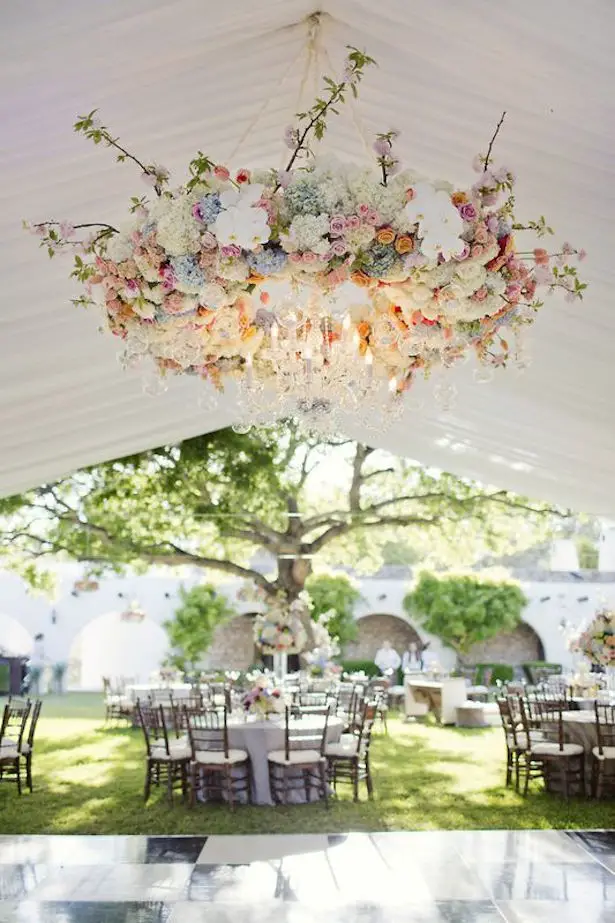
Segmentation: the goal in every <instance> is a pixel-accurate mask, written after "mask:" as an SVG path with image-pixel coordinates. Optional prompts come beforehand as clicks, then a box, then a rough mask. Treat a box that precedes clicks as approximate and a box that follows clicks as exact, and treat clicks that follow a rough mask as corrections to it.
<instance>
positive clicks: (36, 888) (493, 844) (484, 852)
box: [0, 831, 615, 923]
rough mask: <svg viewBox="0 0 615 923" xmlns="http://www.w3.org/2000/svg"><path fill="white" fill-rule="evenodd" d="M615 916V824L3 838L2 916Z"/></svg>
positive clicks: (121, 920) (214, 922) (576, 919)
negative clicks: (568, 829) (588, 828)
mask: <svg viewBox="0 0 615 923" xmlns="http://www.w3.org/2000/svg"><path fill="white" fill-rule="evenodd" d="M231 921H232V923H244V921H246V923H308V921H322V923H324V921H327V923H329V921H331V923H402V921H404V923H405V921H416V923H504V921H508V923H615V831H610V832H609V831H601V832H586V833H564V832H559V831H536V832H533V831H516V832H508V831H484V832H468V833H463V832H455V833H452V832H451V833H446V832H434V833H375V834H366V833H349V834H345V835H335V836H243V837H239V836H238V837H221V836H212V837H207V836H202V837H194V836H189V837H138V836H135V837H119V836H118V837H102V836H101V837H97V836H91V837H82V836H74V837H70V836H67V837H54V836H49V837H43V836H41V837H1V836H0V923H231Z"/></svg>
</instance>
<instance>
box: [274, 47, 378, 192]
mask: <svg viewBox="0 0 615 923" xmlns="http://www.w3.org/2000/svg"><path fill="white" fill-rule="evenodd" d="M346 47H347V48H348V55H347V57H346V67H345V70H344V79H343V80H342V81H340V82H339V83H338V82H337V81H335V80H333V78H332V77H327V76H324V77H323V81H324V84H325V87H324V94H323V96H322V97H319V98H318V99H317V100H316V101H315V103H314V105H313V106H312V107H311V108H310V109H308V110H307V112H298V113H297V119H298V120H299V123H306V124H305V127H304V128H296V129H294V139H295V144H294V149H293V153H292V154H291V157H290V160H289V161H288V164H287V165H286V172H288V171H289V170H291V169H292V167H293V164H294V163H295V160H296V159H297V157H298V156H299V155H300V154H301V152H305V154H306V155H309V154H310V153H311V151H310V147H309V143H308V142H309V137H310V134H311V133H312V132H313V134H314V137H315V138H316V140H317V141H320V140H321V138H322V137H323V135H324V133H325V131H326V129H327V116H328V114H329V113H331V112H332V113H334V114H335V115H339V109H336V106H337V105H338V104H339V103H342V104H343V103H344V102H345V100H346V92H347V91H348V90H349V89H350V91H351V93H352V95H353V96H354V97H355V99H356V97H357V95H358V90H357V85H358V84H359V83H360V81H361V79H362V78H363V71H364V70H365V68H366V67H367V66H369V65H370V64H375V63H376V62H375V61H374V59H373V58H371V57H370V56H369V55H368V54H366V53H365V52H364V51H359V50H358V48H354V47H353V46H352V45H347V46H346ZM277 188H279V186H278V187H276V189H277Z"/></svg>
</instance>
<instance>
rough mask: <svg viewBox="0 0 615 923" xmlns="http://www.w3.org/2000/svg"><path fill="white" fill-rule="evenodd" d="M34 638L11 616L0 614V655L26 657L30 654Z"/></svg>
mask: <svg viewBox="0 0 615 923" xmlns="http://www.w3.org/2000/svg"><path fill="white" fill-rule="evenodd" d="M33 645H34V638H33V637H32V635H31V634H30V632H29V631H28V630H27V629H25V628H24V627H23V625H22V624H21V623H20V622H18V621H17V619H15V618H13V616H12V615H4V613H0V654H4V655H6V656H8V657H26V656H27V655H28V654H30V653H31V652H32V647H33Z"/></svg>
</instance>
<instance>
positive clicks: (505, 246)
mask: <svg viewBox="0 0 615 923" xmlns="http://www.w3.org/2000/svg"><path fill="white" fill-rule="evenodd" d="M373 63H374V62H373V59H372V58H370V57H369V56H368V55H367V54H365V53H364V52H361V51H359V50H358V49H356V48H349V52H348V57H347V60H346V66H345V70H344V74H343V77H342V78H341V80H334V79H333V78H332V77H329V76H325V77H324V78H323V79H324V88H323V92H322V95H321V96H320V97H319V99H318V100H317V101H316V102H315V103H314V105H313V106H312V107H311V108H309V109H308V110H307V111H306V112H301V113H298V114H297V118H296V122H295V123H294V124H293V125H291V126H289V127H288V128H287V130H286V133H285V142H286V144H287V145H288V147H289V148H290V151H291V153H290V156H289V160H288V163H287V165H286V168H285V169H284V170H281V171H280V170H276V169H270V170H249V169H239V170H234V171H233V170H231V168H230V167H228V166H226V165H224V164H221V163H218V162H216V161H214V160H212V159H210V158H209V157H208V156H207V155H205V154H203V152H201V151H199V152H198V153H197V155H196V156H195V157H194V158H193V160H191V161H190V163H189V165H188V174H189V179H188V180H187V182H185V183H184V184H183V185H179V186H171V185H170V176H169V173H168V171H167V170H166V169H165V168H164V167H162V166H160V165H157V164H155V163H145V162H143V161H141V160H140V159H139V158H137V157H136V156H135V155H134V154H132V153H131V152H129V151H128V150H127V149H126V148H125V147H124V146H123V145H121V144H120V143H119V140H118V139H117V138H116V137H114V135H113V134H112V133H111V131H110V130H109V129H108V128H107V127H106V126H105V125H103V124H102V122H101V120H100V119H99V117H98V114H97V112H96V110H93V111H91V112H89V113H88V114H86V115H84V116H80V117H79V118H78V120H77V121H76V123H75V126H74V127H75V131H76V132H78V133H79V134H81V135H84V136H85V137H86V138H87V139H89V140H90V141H92V142H93V143H94V144H97V145H103V146H106V147H108V148H111V149H112V150H113V151H114V152H115V153H116V155H117V159H118V160H119V161H130V162H132V163H133V164H134V165H135V166H136V167H137V168H138V169H139V171H140V172H141V176H142V179H143V180H144V182H145V183H146V184H147V185H148V186H149V187H150V188H151V192H152V193H153V196H151V195H149V196H148V195H143V196H142V195H137V196H134V197H133V198H132V200H131V202H130V206H129V211H130V213H131V215H130V217H129V219H128V220H127V221H126V222H124V223H122V224H121V225H120V226H119V227H115V226H114V225H112V224H109V223H106V222H86V223H82V224H77V225H73V224H71V223H70V222H69V221H66V220H64V221H58V220H50V221H42V222H36V223H34V224H32V225H29V227H30V229H31V231H32V232H33V233H34V234H35V235H37V236H38V237H40V243H41V246H42V247H44V248H45V249H46V251H47V252H48V254H49V256H50V257H55V256H56V254H60V253H61V254H69V255H71V256H72V258H73V269H72V272H71V276H72V277H73V278H75V279H76V280H77V281H78V282H80V283H82V285H83V293H82V294H80V295H79V296H78V297H77V298H75V299H74V301H75V304H78V305H90V304H97V305H99V306H100V307H101V308H102V313H103V318H104V326H105V327H107V328H108V329H109V330H110V331H111V332H112V334H113V335H114V336H116V337H117V338H118V340H120V341H121V342H122V344H123V346H124V354H123V355H124V362H125V363H126V364H127V365H132V364H133V363H134V362H135V361H137V360H139V359H141V358H144V357H150V358H151V359H152V360H153V362H154V364H155V366H156V368H157V369H158V370H159V372H160V374H161V375H162V376H166V375H168V374H172V373H173V374H189V375H195V376H198V377H200V378H202V379H205V380H207V381H209V382H211V383H213V385H214V386H215V387H216V388H218V389H223V387H224V384H225V382H226V381H227V380H228V379H229V378H233V377H239V378H240V379H241V380H242V382H244V383H246V384H247V387H248V388H250V387H252V386H253V385H254V383H255V382H256V383H258V385H259V386H263V385H266V384H267V382H272V381H279V380H280V377H281V362H280V355H281V353H280V346H281V344H282V343H285V344H286V356H288V355H290V356H291V357H292V359H293V361H295V360H296V362H297V363H298V364H299V366H298V367H301V368H302V369H303V370H304V372H305V375H306V377H307V379H308V380H310V377H311V376H312V374H316V373H319V374H321V375H323V376H324V378H325V379H326V376H327V373H328V370H329V369H331V368H333V367H334V366H335V359H336V354H337V353H339V352H340V350H341V348H342V346H343V345H344V344H346V345H347V344H348V343H353V344H354V346H355V347H356V355H357V357H363V359H364V360H365V370H366V376H367V381H368V383H369V382H371V381H372V379H379V378H380V379H383V380H385V381H386V380H387V379H388V381H389V388H390V391H391V393H392V394H399V393H401V392H403V391H406V390H407V389H408V388H410V387H411V385H412V383H413V382H414V380H415V379H416V377H417V375H421V374H422V375H427V374H429V372H430V370H431V369H432V368H434V367H436V366H439V365H443V366H445V367H448V366H451V365H453V364H455V363H456V362H458V361H459V360H461V359H462V358H463V357H464V355H465V354H466V353H467V351H468V350H472V351H474V352H475V353H476V355H477V357H478V360H479V361H480V362H481V363H484V364H486V365H488V366H492V367H498V366H505V365H507V363H509V362H510V361H511V360H513V361H514V360H518V359H519V354H518V345H517V339H516V335H517V334H519V332H520V331H521V330H523V328H525V327H526V326H527V325H528V324H531V323H532V322H533V320H534V317H535V314H536V311H537V310H538V309H539V308H541V307H542V305H543V301H542V299H541V297H540V295H539V293H540V292H545V293H547V294H550V293H551V292H553V291H554V290H556V289H561V290H563V291H564V293H565V296H566V299H567V300H569V301H574V300H576V299H579V298H582V297H583V291H584V289H585V288H586V285H585V283H584V282H582V281H581V280H580V278H579V276H578V273H577V267H576V265H575V261H578V260H582V259H583V258H584V256H585V254H584V251H583V250H579V249H577V248H575V247H573V246H571V245H570V244H569V243H567V242H565V243H563V244H562V245H561V246H559V247H557V248H555V249H554V250H547V249H546V247H544V246H542V244H541V243H540V242H538V241H535V242H534V243H532V244H530V246H529V248H527V249H524V250H522V249H520V248H519V247H518V245H517V243H516V239H515V232H517V231H530V232H532V233H533V235H534V237H535V238H544V237H547V236H549V235H551V234H552V233H553V231H552V229H551V228H550V227H549V225H548V224H547V221H546V220H545V218H544V217H542V216H541V217H540V218H539V219H538V220H533V221H527V222H522V221H520V220H519V219H518V218H517V217H516V215H515V198H514V184H515V175H514V172H513V170H512V169H510V168H509V167H507V166H505V165H499V166H498V165H496V164H495V162H494V161H493V158H492V149H493V144H494V141H495V138H496V136H497V134H498V131H499V129H500V127H501V124H502V121H503V118H504V116H502V119H501V120H500V122H499V124H498V126H497V128H496V131H495V133H494V135H493V137H492V139H491V141H490V143H489V146H488V149H487V151H486V153H485V154H482V155H478V156H477V157H476V158H475V160H474V164H473V166H474V169H475V171H476V174H475V178H474V181H473V182H472V183H470V184H469V185H468V186H466V187H460V186H457V185H454V184H451V183H449V182H446V181H444V180H433V179H429V178H427V177H425V176H423V175H422V174H421V173H419V172H418V171H416V170H414V169H412V168H406V167H403V166H402V164H401V162H400V159H399V157H398V154H397V151H396V146H395V145H396V141H397V133H396V132H394V131H388V132H385V133H381V134H378V135H377V136H376V138H375V141H374V156H375V169H374V168H370V167H361V166H356V165H353V164H346V163H340V162H338V161H336V160H335V159H333V158H325V159H320V158H316V157H314V156H313V152H312V149H311V143H312V140H313V139H320V138H322V137H323V135H324V133H325V131H326V127H327V118H328V116H330V115H331V114H332V113H335V112H337V111H338V108H339V106H340V105H341V104H343V103H344V101H345V99H346V97H347V96H348V94H352V95H354V96H356V95H357V92H358V86H359V83H360V81H361V79H362V77H363V75H364V71H365V69H366V68H367V67H368V66H370V65H371V64H373ZM291 377H292V376H291ZM349 384H350V387H351V388H352V387H356V382H355V383H354V384H353V382H352V381H350V383H349Z"/></svg>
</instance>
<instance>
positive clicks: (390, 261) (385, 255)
mask: <svg viewBox="0 0 615 923" xmlns="http://www.w3.org/2000/svg"><path fill="white" fill-rule="evenodd" d="M394 266H401V261H400V259H399V256H398V255H397V252H396V251H395V249H394V248H393V247H389V246H387V245H386V244H374V245H373V246H372V247H370V249H369V250H368V251H367V252H366V254H365V261H364V263H363V266H362V267H361V268H362V269H363V271H364V272H365V273H366V275H368V276H371V277H372V278H374V279H379V278H381V277H382V276H386V274H387V272H389V271H390V270H391V269H392V268H393V267H394Z"/></svg>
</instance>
